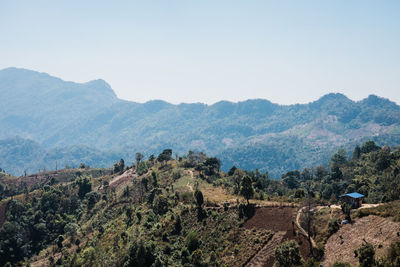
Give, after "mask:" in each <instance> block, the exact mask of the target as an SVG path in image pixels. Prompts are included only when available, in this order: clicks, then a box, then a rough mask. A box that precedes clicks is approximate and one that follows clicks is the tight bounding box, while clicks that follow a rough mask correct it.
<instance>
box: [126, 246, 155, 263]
mask: <svg viewBox="0 0 400 267" xmlns="http://www.w3.org/2000/svg"><path fill="white" fill-rule="evenodd" d="M155 260H156V259H155V253H154V248H153V246H152V245H151V244H149V243H144V242H143V241H139V242H133V243H132V244H131V246H130V247H129V254H128V256H127V257H126V258H125V263H124V267H136V266H143V267H147V266H148V267H150V266H151V265H152V264H153V263H154V262H155Z"/></svg>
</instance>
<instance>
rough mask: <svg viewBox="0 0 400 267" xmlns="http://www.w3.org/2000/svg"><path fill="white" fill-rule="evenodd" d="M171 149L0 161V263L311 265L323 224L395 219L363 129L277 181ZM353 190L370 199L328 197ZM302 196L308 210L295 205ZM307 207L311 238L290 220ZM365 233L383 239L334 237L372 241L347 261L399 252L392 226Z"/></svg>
mask: <svg viewBox="0 0 400 267" xmlns="http://www.w3.org/2000/svg"><path fill="white" fill-rule="evenodd" d="M172 152H173V151H171V150H170V149H165V150H164V151H163V152H162V153H161V154H159V155H158V156H157V157H152V158H150V159H148V160H143V158H142V157H141V156H140V155H138V156H137V161H136V162H135V164H134V165H132V166H131V165H125V162H124V160H122V159H121V160H120V161H118V162H116V163H115V164H114V165H113V166H112V168H109V169H91V168H89V167H88V166H85V165H81V166H80V168H76V169H64V170H59V171H57V172H43V173H38V174H35V175H32V176H27V177H20V178H16V177H12V176H10V175H8V174H5V173H3V172H1V173H0V265H2V266H3V265H6V266H10V264H11V265H18V264H29V265H30V266H225V265H228V266H243V265H245V264H247V263H252V262H257V261H258V262H259V261H261V262H264V263H265V264H266V265H265V266H272V264H273V262H274V261H278V262H280V264H283V265H282V266H301V264H303V263H307V265H306V266H319V262H321V261H323V260H325V261H331V260H332V258H327V257H328V256H329V257H331V256H330V255H331V254H330V253H332V252H331V251H330V250H329V249H330V247H328V248H325V244H329V246H331V244H332V240H330V239H329V238H330V237H331V236H333V238H338V237H336V236H335V233H336V232H338V231H339V230H340V231H341V232H340V233H342V232H343V235H344V236H343V237H342V238H348V236H345V233H347V232H346V229H348V228H349V227H347V226H341V225H339V223H338V222H339V221H340V220H341V219H344V218H348V219H349V220H354V221H355V222H356V223H355V224H354V226H351V227H353V228H355V227H358V226H357V225H359V224H360V225H361V226H359V227H360V229H364V228H362V227H364V226H363V225H364V224H365V220H359V219H358V218H359V217H366V216H370V215H371V214H373V216H382V217H388V216H391V217H390V218H388V219H386V218H380V219H379V218H378V219H376V218H377V217H366V218H370V219H371V220H372V219H373V218H375V219H374V220H378V221H380V222H381V223H385V224H387V225H390V226H391V227H392V228H393V229H399V231H400V224H399V223H398V221H399V220H400V213H399V209H398V205H399V203H398V200H399V199H400V195H399V192H400V171H399V170H400V151H399V150H398V149H394V150H390V149H389V148H388V147H386V146H384V147H379V146H377V145H376V144H375V143H374V142H372V141H369V142H366V143H364V144H363V145H361V146H356V147H355V148H354V149H353V155H352V156H351V157H348V156H347V154H346V153H345V152H344V151H343V150H339V151H337V152H336V153H335V154H333V156H332V157H331V159H330V163H329V168H325V167H323V166H319V167H318V168H315V169H314V168H311V167H310V168H306V169H303V170H292V171H290V172H287V173H285V174H283V175H282V179H281V180H279V181H276V180H271V179H269V176H268V173H262V172H259V171H249V172H246V171H244V170H241V169H238V168H235V167H233V168H231V169H230V170H229V172H227V173H225V172H222V171H220V162H219V160H218V159H217V158H214V157H207V156H206V155H205V154H203V153H195V152H190V153H189V154H187V155H185V157H183V158H179V159H177V160H174V159H172V156H173V153H172ZM353 191H358V192H361V193H363V194H365V196H366V198H365V200H364V201H365V202H367V203H378V202H379V203H381V204H380V206H378V207H377V208H375V209H362V210H357V211H351V210H350V209H346V208H345V207H346V205H345V204H343V205H342V210H343V212H342V211H341V210H340V208H339V209H338V208H334V207H330V205H328V204H332V205H337V204H338V198H339V196H340V195H341V194H343V193H346V192H353ZM393 201H394V202H393ZM311 203H313V204H311ZM256 205H257V206H256ZM304 205H305V207H307V205H313V207H314V208H315V209H316V210H318V212H315V213H308V215H307V213H306V215H305V216H306V217H304V216H300V215H302V214H301V211H302V209H301V208H300V207H303V206H304ZM296 210H297V214H298V216H297V217H296V218H297V219H295V214H296ZM327 211H329V212H327ZM277 214H279V215H277ZM307 216H311V217H310V219H309V223H310V225H311V226H312V227H310V228H309V231H310V233H312V236H313V238H315V240H316V241H315V244H311V245H310V243H309V242H310V241H308V240H307V238H306V237H307V233H304V230H301V228H299V226H298V225H297V222H296V226H295V223H294V221H295V220H296V221H299V219H298V218H300V223H302V222H307V218H308V217H307ZM266 218H268V219H266ZM366 221H367V222H368V220H366ZM305 229H307V228H305ZM352 231H355V230H352ZM385 231H386V230H385ZM381 232H382V231H381ZM374 235H375V237H377V236H379V237H380V238H386V239H385V240H386V242H385V244H384V245H382V243H380V244H374V245H373V246H372V245H371V244H370V243H368V242H369V241H370V240H371V238H372V237H371V236H369V235H368V234H367V233H366V234H365V235H364V236H362V237H360V238H364V240H367V241H365V244H364V245H362V246H361V245H357V246H355V247H345V249H346V250H349V249H350V250H351V251H356V250H358V251H362V250H363V249H364V247H365V246H370V247H369V250H371V249H372V252H374V251H375V249H376V250H378V249H379V258H378V256H377V255H376V256H374V254H373V253H372V254H365V255H364V254H363V253H361V252H357V256H356V257H353V256H352V255H351V256H352V257H351V258H350V260H351V261H352V262H354V261H359V262H362V261H364V260H369V261H370V262H375V259H374V257H375V258H376V262H379V263H382V264H383V265H367V266H391V265H390V264H391V263H394V262H396V260H399V259H400V251H399V250H398V249H397V247H399V245H400V242H399V241H400V240H399V237H398V234H397V236H396V232H393V231H392V232H391V236H390V239H388V237H385V236H380V235H382V233H379V231H377V233H376V234H374ZM354 239H355V238H353V240H350V241H351V242H353V243H354V244H359V243H360V242H361V241H360V242H359V243H357V242H358V241H357V242H355V240H354ZM328 240H330V241H329V242H328ZM284 241H288V242H284ZM389 241H390V242H389ZM346 242H347V241H346ZM336 243H337V242H336ZM360 244H361V243H360ZM310 246H311V249H310ZM359 246H360V247H359ZM327 249H328V250H327ZM264 250H266V251H265V253H264V252H263V251H264ZM288 250H290V251H292V252H291V253H290V254H288V255H286V254H285V253H286V252H285V251H288ZM268 251H269V252H268ZM274 251H275V252H274ZM325 252H328V254H326V255H325V254H324V253H325ZM260 253H261V254H260ZM263 253H264V254H263ZM280 253H282V255H281V254H280ZM284 255H286V256H284ZM371 255H372V256H371ZM341 260H343V259H341ZM285 262H286V264H288V262H289V264H290V265H284V264H285ZM384 264H388V265H384ZM250 266H251V265H250ZM344 266H347V265H344Z"/></svg>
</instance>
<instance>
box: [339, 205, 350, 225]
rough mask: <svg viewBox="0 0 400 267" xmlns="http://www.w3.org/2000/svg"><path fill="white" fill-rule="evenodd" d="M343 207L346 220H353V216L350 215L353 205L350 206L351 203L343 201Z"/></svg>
mask: <svg viewBox="0 0 400 267" xmlns="http://www.w3.org/2000/svg"><path fill="white" fill-rule="evenodd" d="M341 208H342V212H343V214H344V215H345V217H346V220H348V221H349V222H351V216H350V213H351V207H350V205H349V204H347V203H342V205H341Z"/></svg>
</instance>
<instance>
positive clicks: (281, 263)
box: [274, 240, 303, 267]
mask: <svg viewBox="0 0 400 267" xmlns="http://www.w3.org/2000/svg"><path fill="white" fill-rule="evenodd" d="M302 264H303V259H302V258H301V256H300V248H299V245H298V244H297V243H296V241H293V240H290V241H286V242H283V243H282V244H280V245H279V246H277V247H276V249H275V263H274V266H275V267H287V266H302Z"/></svg>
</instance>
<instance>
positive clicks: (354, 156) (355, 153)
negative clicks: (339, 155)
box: [353, 145, 361, 159]
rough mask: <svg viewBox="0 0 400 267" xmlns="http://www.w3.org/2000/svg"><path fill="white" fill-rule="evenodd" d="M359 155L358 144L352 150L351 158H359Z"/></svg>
mask: <svg viewBox="0 0 400 267" xmlns="http://www.w3.org/2000/svg"><path fill="white" fill-rule="evenodd" d="M360 156H361V148H360V146H359V145H356V147H355V148H354V150H353V159H359V158H360Z"/></svg>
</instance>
